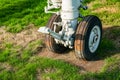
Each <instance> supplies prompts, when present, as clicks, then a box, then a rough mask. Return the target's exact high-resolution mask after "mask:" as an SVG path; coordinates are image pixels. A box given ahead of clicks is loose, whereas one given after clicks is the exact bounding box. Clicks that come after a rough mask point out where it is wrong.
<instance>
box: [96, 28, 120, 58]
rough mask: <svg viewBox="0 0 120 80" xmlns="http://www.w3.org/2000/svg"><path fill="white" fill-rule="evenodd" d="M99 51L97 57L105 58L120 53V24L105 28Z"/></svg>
mask: <svg viewBox="0 0 120 80" xmlns="http://www.w3.org/2000/svg"><path fill="white" fill-rule="evenodd" d="M97 53H98V56H97V59H105V58H107V57H110V56H113V55H115V54H119V53H120V26H111V27H107V28H104V29H103V38H102V41H101V44H100V47H99V49H98V51H97Z"/></svg>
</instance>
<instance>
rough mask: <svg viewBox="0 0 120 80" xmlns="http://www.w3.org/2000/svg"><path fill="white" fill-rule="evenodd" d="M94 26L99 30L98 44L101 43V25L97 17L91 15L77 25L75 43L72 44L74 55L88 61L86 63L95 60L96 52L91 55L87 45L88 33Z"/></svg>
mask: <svg viewBox="0 0 120 80" xmlns="http://www.w3.org/2000/svg"><path fill="white" fill-rule="evenodd" d="M95 25H97V26H99V28H100V32H101V37H100V42H101V38H102V23H101V21H100V19H99V18H98V17H96V16H93V15H89V16H86V17H84V18H83V20H82V21H81V22H80V23H79V24H78V27H77V31H76V34H75V43H74V46H75V54H76V57H77V58H80V59H83V60H88V61H90V60H94V59H95V55H96V51H97V50H96V51H95V52H94V53H91V52H90V49H89V45H88V43H89V41H88V40H89V36H90V32H91V30H92V28H93V27H94V26H95ZM99 45H100V43H99ZM99 45H98V47H99Z"/></svg>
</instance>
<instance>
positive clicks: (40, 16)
mask: <svg viewBox="0 0 120 80" xmlns="http://www.w3.org/2000/svg"><path fill="white" fill-rule="evenodd" d="M85 3H87V4H88V5H89V6H90V8H89V10H86V11H83V10H81V13H82V14H84V15H89V14H93V15H97V16H98V17H99V18H100V19H101V20H102V23H103V25H112V26H114V25H119V21H120V17H119V16H120V14H119V13H120V10H119V7H120V1H119V0H101V1H99V0H85ZM45 5H46V0H1V1H0V26H5V29H6V30H7V31H9V32H12V33H18V32H20V31H22V30H24V29H27V28H28V25H29V24H34V25H35V26H36V27H39V26H44V25H45V24H46V23H47V21H48V19H49V17H50V16H51V14H45V13H44V10H43V8H44V6H45ZM112 7H113V8H112ZM111 8H112V9H113V11H111ZM116 28H117V27H116V26H115V27H114V29H113V28H111V29H107V30H109V33H107V34H104V35H103V40H102V42H101V43H102V44H101V46H100V48H99V50H98V53H99V56H100V57H101V59H103V60H104V62H105V65H104V67H103V68H102V69H101V71H100V72H98V73H90V72H87V73H85V74H81V73H80V71H81V70H80V68H79V67H76V66H74V65H71V64H69V63H67V62H64V61H61V60H52V59H48V58H42V57H39V56H38V52H39V47H41V46H42V44H43V42H42V41H41V40H35V41H32V42H30V43H29V44H28V45H27V46H25V47H24V48H23V47H22V46H20V45H15V44H14V43H12V42H3V43H1V42H0V45H2V47H0V80H37V79H40V80H120V57H119V56H120V55H119V54H120V48H117V47H116V46H115V45H116V43H115V40H116V39H118V38H119V35H120V29H119V28H118V29H116ZM107 30H105V31H104V32H107ZM109 34H110V36H109Z"/></svg>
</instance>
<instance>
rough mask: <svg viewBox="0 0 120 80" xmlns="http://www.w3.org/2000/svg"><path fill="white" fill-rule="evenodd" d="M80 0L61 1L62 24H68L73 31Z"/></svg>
mask: <svg viewBox="0 0 120 80" xmlns="http://www.w3.org/2000/svg"><path fill="white" fill-rule="evenodd" d="M79 7H80V0H62V11H61V18H62V22H63V23H64V24H65V22H70V23H71V26H72V28H73V30H75V29H76V26H77V22H78V20H77V19H78V17H79Z"/></svg>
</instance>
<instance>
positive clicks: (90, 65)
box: [0, 24, 119, 72]
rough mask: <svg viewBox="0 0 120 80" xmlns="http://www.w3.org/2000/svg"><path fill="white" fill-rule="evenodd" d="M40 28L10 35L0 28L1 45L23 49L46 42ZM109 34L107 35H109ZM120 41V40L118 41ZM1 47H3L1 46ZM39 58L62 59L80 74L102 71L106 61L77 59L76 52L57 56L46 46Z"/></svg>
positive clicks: (29, 27) (31, 27) (30, 26)
mask: <svg viewBox="0 0 120 80" xmlns="http://www.w3.org/2000/svg"><path fill="white" fill-rule="evenodd" d="M105 28H106V29H107V28H111V27H105ZM37 29H38V28H35V27H34V25H32V24H31V25H29V26H28V29H27V30H23V31H22V32H20V33H16V34H13V33H9V32H6V30H5V29H4V27H1V28H0V44H2V43H3V42H12V43H14V44H15V45H21V46H23V47H25V46H27V44H29V43H30V42H31V41H34V40H37V39H42V40H43V41H44V35H43V34H40V33H39V32H37ZM109 31H110V30H109V29H108V31H107V30H106V31H105V32H104V34H105V33H107V32H108V34H109ZM108 34H107V35H108ZM118 40H119V39H118ZM0 47H2V46H1V45H0ZM39 56H40V57H48V58H52V59H60V60H64V61H66V62H68V63H70V64H73V65H75V66H77V67H79V68H80V72H81V71H82V72H86V71H87V72H98V71H100V69H101V68H102V67H103V65H104V60H98V61H83V60H80V59H77V58H76V57H75V54H74V51H73V50H72V51H70V52H68V53H65V54H55V53H53V52H50V51H49V50H48V49H47V48H46V47H45V46H43V47H42V51H41V52H39Z"/></svg>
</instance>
